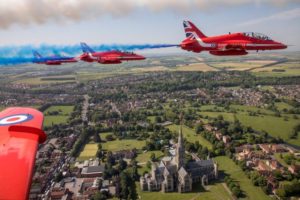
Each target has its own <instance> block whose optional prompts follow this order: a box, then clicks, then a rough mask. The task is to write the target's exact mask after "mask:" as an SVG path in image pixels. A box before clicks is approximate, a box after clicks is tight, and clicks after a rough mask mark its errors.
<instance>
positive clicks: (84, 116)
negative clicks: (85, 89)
mask: <svg viewBox="0 0 300 200" xmlns="http://www.w3.org/2000/svg"><path fill="white" fill-rule="evenodd" d="M83 97H84V101H83V106H82V113H81V117H82V121H84V122H87V121H88V118H87V112H88V108H89V99H90V97H89V95H87V94H86V95H83Z"/></svg>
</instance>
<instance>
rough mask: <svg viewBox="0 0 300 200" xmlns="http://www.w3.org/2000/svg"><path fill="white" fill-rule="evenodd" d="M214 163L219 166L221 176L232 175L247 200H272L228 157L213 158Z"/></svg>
mask: <svg viewBox="0 0 300 200" xmlns="http://www.w3.org/2000/svg"><path fill="white" fill-rule="evenodd" d="M213 159H214V161H216V162H217V163H218V166H219V175H221V174H222V173H225V174H228V175H230V177H231V178H233V179H234V180H235V181H237V182H238V183H239V184H240V186H241V189H242V191H243V192H244V193H245V195H246V197H245V198H240V199H245V200H252V199H253V200H256V199H257V200H270V199H271V198H270V197H269V196H267V195H266V194H265V193H264V192H263V191H262V189H261V188H260V187H256V186H254V185H253V184H252V183H251V180H250V179H248V177H247V176H246V174H245V173H244V172H243V171H242V169H241V168H240V167H239V166H238V165H236V164H235V163H234V162H233V161H232V160H231V159H230V158H228V157H226V156H218V157H216V158H213Z"/></svg>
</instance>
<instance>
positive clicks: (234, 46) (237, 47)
mask: <svg viewBox="0 0 300 200" xmlns="http://www.w3.org/2000/svg"><path fill="white" fill-rule="evenodd" d="M218 46H219V48H221V50H223V51H226V50H245V44H234V43H225V44H219V45H218Z"/></svg>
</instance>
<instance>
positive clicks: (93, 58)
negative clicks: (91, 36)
mask: <svg viewBox="0 0 300 200" xmlns="http://www.w3.org/2000/svg"><path fill="white" fill-rule="evenodd" d="M80 45H81V48H82V51H83V54H82V55H81V56H79V58H80V60H82V61H85V62H98V63H101V64H120V63H122V61H133V60H145V57H144V56H141V55H138V54H135V53H132V52H122V51H117V50H114V51H105V52H95V51H94V50H93V49H92V48H90V47H89V46H88V45H87V44H86V43H80Z"/></svg>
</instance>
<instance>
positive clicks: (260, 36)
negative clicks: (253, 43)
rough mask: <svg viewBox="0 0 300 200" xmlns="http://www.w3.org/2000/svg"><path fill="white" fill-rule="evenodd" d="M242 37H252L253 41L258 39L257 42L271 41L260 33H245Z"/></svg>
mask: <svg viewBox="0 0 300 200" xmlns="http://www.w3.org/2000/svg"><path fill="white" fill-rule="evenodd" d="M244 35H245V36H247V37H252V38H255V39H259V40H272V39H271V38H270V37H268V36H266V35H264V34H262V33H254V32H247V33H244Z"/></svg>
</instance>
